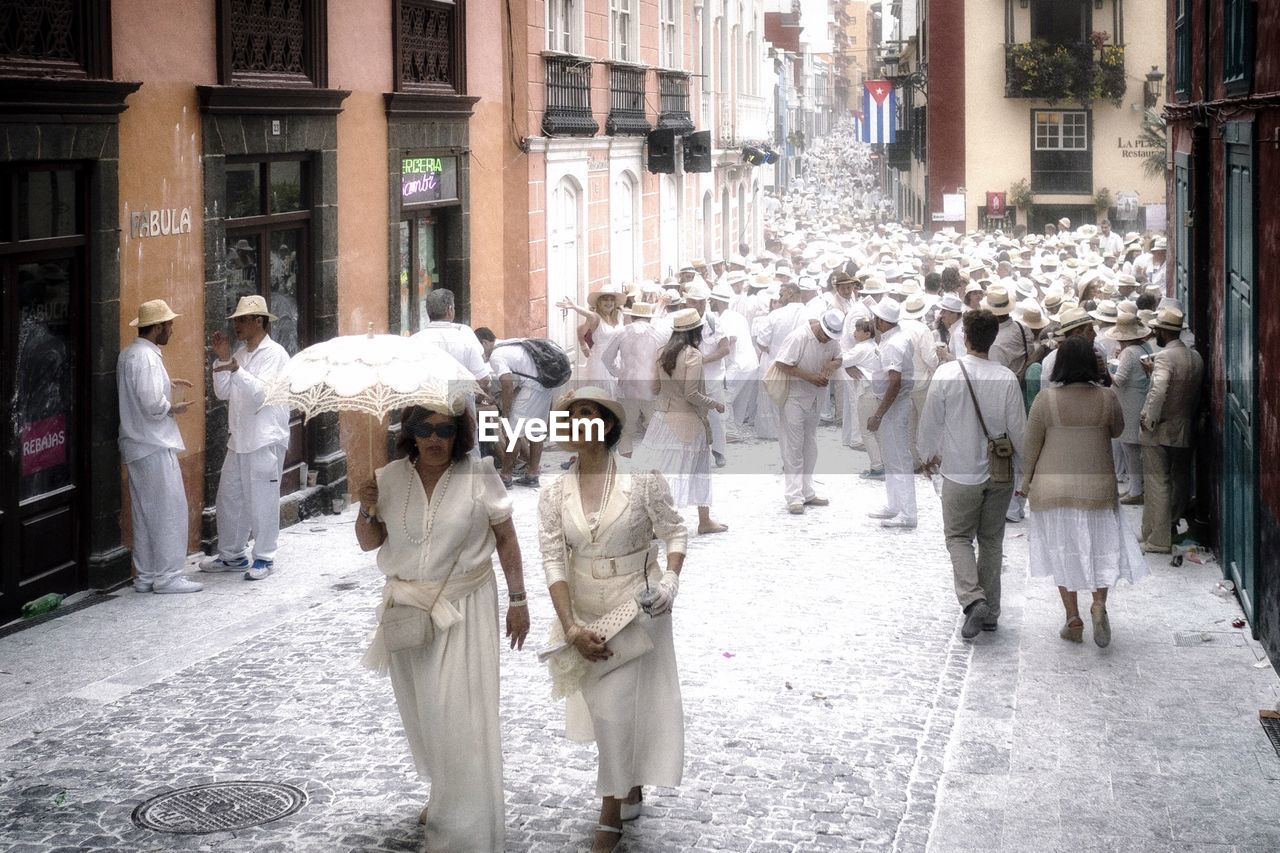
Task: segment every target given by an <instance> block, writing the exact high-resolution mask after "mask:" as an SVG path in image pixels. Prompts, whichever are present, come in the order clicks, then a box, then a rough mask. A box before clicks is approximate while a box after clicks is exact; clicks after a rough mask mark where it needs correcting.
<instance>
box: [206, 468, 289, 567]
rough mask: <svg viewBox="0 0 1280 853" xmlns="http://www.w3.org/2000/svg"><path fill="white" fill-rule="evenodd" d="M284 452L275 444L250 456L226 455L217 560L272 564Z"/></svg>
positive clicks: (220, 483) (220, 482)
mask: <svg viewBox="0 0 1280 853" xmlns="http://www.w3.org/2000/svg"><path fill="white" fill-rule="evenodd" d="M284 452H285V448H284V447H283V446H281V445H278V444H273V445H269V446H267V447H259V448H258V449H257V450H254V451H253V452H251V453H235V452H233V451H230V450H228V451H227V458H226V459H224V460H223V462H222V476H221V478H219V480H218V497H217V502H216V509H217V513H218V556H220V557H221V558H222V559H224V560H226V561H227V562H234V561H236V560H240V559H243V558H245V557H247V556H249V536H250V534H252V536H253V559H255V560H274V559H275V558H276V543H277V541H278V540H279V538H280V472H281V471H282V470H283V468H284Z"/></svg>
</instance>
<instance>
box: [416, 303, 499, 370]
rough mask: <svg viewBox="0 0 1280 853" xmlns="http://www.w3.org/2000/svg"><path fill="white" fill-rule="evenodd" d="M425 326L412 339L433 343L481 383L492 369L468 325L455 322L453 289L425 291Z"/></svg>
mask: <svg viewBox="0 0 1280 853" xmlns="http://www.w3.org/2000/svg"><path fill="white" fill-rule="evenodd" d="M426 302H427V325H425V326H423V327H422V331H420V332H418V333H417V334H415V335H414V336H413V339H414V340H415V341H426V342H427V343H431V344H435V345H436V346H438V347H440V349H442V350H444V351H445V352H447V353H449V355H451V356H453V357H454V358H456V359H457V360H458V362H459V363H460V364H461V365H462V366H463V367H465V368H466V369H467V370H469V371H471V375H472V376H474V377H475V378H476V381H477V382H479V383H481V384H482V385H483V384H484V382H485V380H487V379H488V378H489V376H490V374H491V372H492V371H490V369H489V365H488V363H487V362H486V361H485V358H484V348H483V347H482V346H480V341H479V339H478V338H476V333H475V332H473V331H471V329H470V327H468V326H464V325H462V324H461V323H455V322H454V318H455V317H456V316H457V311H456V308H455V305H454V298H453V291H451V290H446V289H444V288H439V289H436V290H433V291H431V292H430V293H428V294H427V299H426Z"/></svg>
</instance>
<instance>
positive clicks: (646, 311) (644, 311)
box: [622, 302, 656, 317]
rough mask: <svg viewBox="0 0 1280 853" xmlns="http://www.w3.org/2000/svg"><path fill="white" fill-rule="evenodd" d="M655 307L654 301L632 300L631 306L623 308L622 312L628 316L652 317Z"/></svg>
mask: <svg viewBox="0 0 1280 853" xmlns="http://www.w3.org/2000/svg"><path fill="white" fill-rule="evenodd" d="M655 307H656V306H655V305H654V304H653V303H652V302H632V303H631V307H630V308H623V309H622V313H623V314H626V315H627V316H628V317H652V316H653V312H654V309H655Z"/></svg>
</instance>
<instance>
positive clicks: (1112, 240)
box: [1098, 219, 1124, 258]
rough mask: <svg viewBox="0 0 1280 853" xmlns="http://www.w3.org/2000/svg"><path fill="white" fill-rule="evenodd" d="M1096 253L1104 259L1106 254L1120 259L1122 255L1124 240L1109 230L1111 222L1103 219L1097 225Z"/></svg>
mask: <svg viewBox="0 0 1280 853" xmlns="http://www.w3.org/2000/svg"><path fill="white" fill-rule="evenodd" d="M1098 252H1099V253H1100V254H1102V256H1103V257H1106V255H1107V253H1108V252H1110V253H1111V254H1113V255H1115V256H1116V258H1120V257H1122V256H1123V255H1124V238H1123V237H1121V236H1120V235H1119V234H1117V233H1116V232H1114V231H1112V230H1111V220H1110V219H1103V220H1102V221H1101V222H1099V223H1098Z"/></svg>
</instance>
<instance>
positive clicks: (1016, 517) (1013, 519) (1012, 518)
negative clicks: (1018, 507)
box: [1004, 512, 1023, 524]
mask: <svg viewBox="0 0 1280 853" xmlns="http://www.w3.org/2000/svg"><path fill="white" fill-rule="evenodd" d="M1022 519H1023V515H1022V513H1020V512H1018V513H1010V514H1008V515H1006V516H1005V517H1004V520H1005V521H1007V522H1009V523H1010V524H1017V523H1018V522H1020V521H1022Z"/></svg>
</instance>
